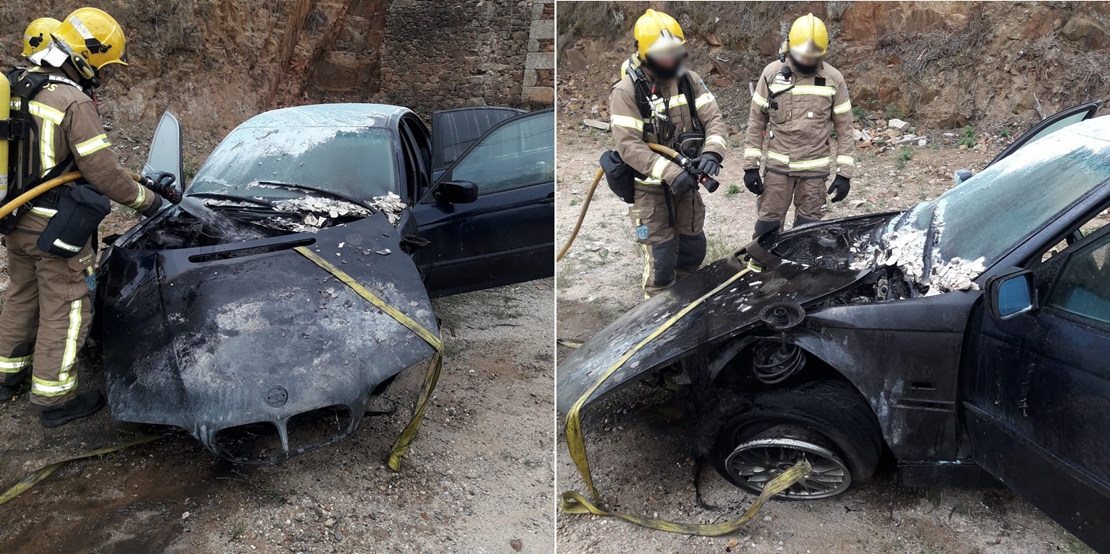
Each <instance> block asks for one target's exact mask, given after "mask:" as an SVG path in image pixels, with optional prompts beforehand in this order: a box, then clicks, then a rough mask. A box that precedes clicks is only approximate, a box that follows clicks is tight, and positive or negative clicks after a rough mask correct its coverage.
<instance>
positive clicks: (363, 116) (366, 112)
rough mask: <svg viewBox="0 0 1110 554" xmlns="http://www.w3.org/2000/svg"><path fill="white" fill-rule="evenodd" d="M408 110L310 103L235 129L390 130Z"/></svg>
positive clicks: (268, 114)
mask: <svg viewBox="0 0 1110 554" xmlns="http://www.w3.org/2000/svg"><path fill="white" fill-rule="evenodd" d="M409 111H410V110H409V109H408V108H403V107H401V106H390V105H388V104H312V105H308V106H295V107H292V108H281V109H278V110H271V111H268V112H264V113H260V114H258V115H256V116H254V117H252V118H250V119H248V120H247V121H245V122H243V124H242V125H240V126H239V127H240V128H244V129H249V128H259V127H266V128H269V127H282V128H286V127H294V128H296V127H392V126H393V124H392V122H395V121H397V120H398V119H400V117H401V116H402V115H404V114H406V113H408V112H409Z"/></svg>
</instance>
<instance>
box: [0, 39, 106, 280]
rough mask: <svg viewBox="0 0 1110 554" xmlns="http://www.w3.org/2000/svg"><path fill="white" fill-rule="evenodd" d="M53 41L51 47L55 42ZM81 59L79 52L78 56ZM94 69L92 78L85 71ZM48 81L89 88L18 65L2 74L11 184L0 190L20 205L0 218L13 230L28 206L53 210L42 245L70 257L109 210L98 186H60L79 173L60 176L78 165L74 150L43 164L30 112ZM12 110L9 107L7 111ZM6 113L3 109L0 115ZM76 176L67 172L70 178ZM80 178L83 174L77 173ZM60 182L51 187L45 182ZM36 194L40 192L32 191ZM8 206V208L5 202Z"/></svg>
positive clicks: (1, 123)
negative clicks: (56, 160) (90, 73)
mask: <svg viewBox="0 0 1110 554" xmlns="http://www.w3.org/2000/svg"><path fill="white" fill-rule="evenodd" d="M57 44H58V41H54V43H53V45H52V46H54V45H57ZM77 57H80V56H77ZM85 66H86V67H85V70H82V69H81V67H80V66H77V67H78V73H80V74H81V76H82V80H83V81H85V82H86V84H87V85H88V86H95V82H96V80H95V73H96V71H95V70H94V69H92V67H91V66H88V63H87V62H85ZM89 71H91V72H92V73H93V77H92V78H89V77H88V75H87V73H88V72H89ZM48 85H62V86H72V87H75V88H77V89H79V90H81V91H82V92H84V91H85V90H86V87H85V86H82V84H81V83H77V82H76V81H73V80H72V79H69V78H67V77H63V76H61V75H53V74H49V73H43V72H40V71H36V70H34V69H31V70H20V69H16V70H13V71H10V72H9V73H8V74H7V75H5V76H4V79H3V83H2V84H0V103H2V104H3V105H4V106H5V107H6V108H9V109H10V108H17V109H15V110H12V111H10V113H9V114H7V115H8V117H6V118H3V117H0V140H3V141H7V144H6V145H5V144H0V149H2V150H4V153H5V154H6V155H5V156H0V161H3V162H4V163H3V164H0V171H3V172H4V176H5V181H6V183H7V185H8V186H7V188H6V189H4V190H2V191H0V200H3V199H5V198H7V197H9V196H12V197H15V198H16V200H17V201H19V202H20V203H18V204H16V202H14V201H13V202H11V204H14V205H13V206H11V208H10V210H5V211H7V212H8V213H6V214H4V216H3V217H2V218H0V234H4V235H7V234H10V233H12V232H13V231H14V230H15V227H16V223H17V222H18V220H19V218H20V216H22V215H23V213H24V212H25V211H26V210H31V209H34V208H38V209H40V210H43V211H45V212H46V213H49V214H53V215H52V216H51V217H50V221H49V223H47V226H46V229H44V230H43V232H42V234H41V235H40V237H39V241H38V245H37V246H38V247H39V249H40V250H42V251H43V252H48V253H50V254H54V255H56V256H61V257H66V258H68V257H72V256H75V255H77V254H79V253H80V252H81V250H82V248H83V247H84V244H85V243H86V242H87V241H88V239H89V238H90V237H92V236H93V234H94V233H95V232H96V230H97V226H99V225H100V222H101V221H102V220H103V219H104V217H105V216H107V215H108V213H109V212H110V211H111V202H110V201H109V200H108V197H106V196H104V195H103V194H100V192H99V191H97V190H96V188H95V187H93V186H91V185H88V184H82V183H78V184H77V186H71V187H61V186H59V185H61V184H66V183H70V182H73V181H76V180H77V177H74V178H69V179H59V178H60V177H63V174H66V171H67V170H68V169H69V168H71V167H72V166H73V164H74V157H73V154H72V153H71V154H69V155H68V156H67V157H66V158H65V159H63V160H61V161H60V162H58V163H57V164H56V165H55V166H54V167H52V168H44V167H42V155H41V149H42V145H41V140H32V137H33V136H34V137H40V136H41V134H40V133H41V131H42V130H41V129H40V128H39V127H38V126H37V125H36V123H35V119H34V117H33V115H32V113H31V102H32V101H34V99H35V98H36V97H37V96H38V94H39V92H41V91H42V89H43V88H44V87H46V86H48ZM5 111H8V110H5ZM3 115H5V114H2V113H0V116H3ZM69 175H73V174H66V176H67V177H68V176H69ZM76 175H77V176H78V177H79V175H80V174H76ZM48 183H56V184H54V185H52V186H50V187H43V186H42V185H45V184H48ZM32 192H36V194H33V195H32V194H30V193H32ZM5 208H7V206H5Z"/></svg>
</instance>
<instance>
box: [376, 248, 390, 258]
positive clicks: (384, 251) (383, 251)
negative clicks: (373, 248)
mask: <svg viewBox="0 0 1110 554" xmlns="http://www.w3.org/2000/svg"><path fill="white" fill-rule="evenodd" d="M392 253H393V251H391V250H390V249H388V248H383V249H381V250H378V251H377V252H375V254H377V255H379V256H388V255H390V254H392Z"/></svg>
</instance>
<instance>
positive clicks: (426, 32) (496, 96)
mask: <svg viewBox="0 0 1110 554" xmlns="http://www.w3.org/2000/svg"><path fill="white" fill-rule="evenodd" d="M549 5H550V6H552V7H553V4H551V0H545V1H540V2H531V1H521V0H484V1H481V2H475V1H473V0H393V1H392V2H391V3H390V5H389V8H388V14H387V15H386V20H385V34H384V38H383V40H382V42H381V44H382V49H381V56H380V65H381V85H380V90H379V92H378V97H379V99H380V100H381V101H385V102H389V103H395V104H403V105H408V106H413V105H416V106H427V107H436V108H443V107H458V106H467V105H510V106H521V105H531V106H541V105H551V104H552V103H553V93H552V92H551V91H550V87H552V86H553V85H554V83H553V82H552V81H551V79H548V81H547V82H548V85H547V86H548V87H549V91H548V93H547V95H546V96H545V95H542V94H540V93H538V92H537V91H536V89H538V88H540V87H541V86H542V85H540V83H541V82H542V79H541V78H540V77H539V76H538V74H537V73H536V72H537V71H538V70H550V69H551V68H553V67H554V64H553V62H552V61H551V60H553V55H554V45H553V42H550V41H551V39H553V38H554V11H553V9H552V10H550V13H548V15H547V17H548V18H547V19H544V17H545V13H546V10H545V6H549ZM541 41H549V42H544V43H542V44H541ZM544 48H546V49H547V51H546V52H545V51H544V50H543V49H544ZM545 56H546V57H547V58H549V59H550V60H548V61H545V60H544V59H543V58H544V57H545ZM526 87H527V88H528V89H529V90H528V92H527V93H526V92H525V90H524V89H525V88H526Z"/></svg>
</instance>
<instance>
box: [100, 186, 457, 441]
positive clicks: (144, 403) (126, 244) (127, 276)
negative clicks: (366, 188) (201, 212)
mask: <svg viewBox="0 0 1110 554" xmlns="http://www.w3.org/2000/svg"><path fill="white" fill-rule="evenodd" d="M196 224H197V223H196V221H195V218H194V217H193V216H191V215H190V214H189V213H188V212H187V211H186V210H185V209H183V208H182V207H175V208H172V209H168V210H164V211H162V212H161V213H160V214H158V215H157V216H155V217H154V218H151V219H150V220H147V221H145V222H143V223H142V224H140V225H139V226H137V227H136V228H134V229H132V231H131V232H129V233H128V234H127V235H125V236H124V237H122V238H121V239H119V240H118V241H116V243H115V245H114V246H113V247H112V248H111V249H110V250H109V251H108V252H107V253H106V255H105V258H104V259H103V260H102V262H101V266H100V269H99V273H98V281H99V288H98V304H99V306H98V314H97V315H98V319H99V320H100V326H101V328H102V329H103V330H105V332H103V333H102V334H103V338H102V339H101V343H102V347H103V355H104V372H105V381H106V384H105V386H106V389H107V395H108V402H109V405H110V406H111V410H112V415H113V417H115V418H116V419H118V420H121V421H128V422H138V423H151V424H163V425H174V426H179V427H183V428H185V429H187V430H189V431H190V432H191V433H192V434H193V435H194V436H196V437H197V438H198V439H199V440H200V441H201V442H202V443H204V445H205V446H206V447H208V448H209V449H210V450H212V451H213V452H216V453H217V454H220V455H221V456H224V457H226V458H229V459H233V460H236V461H245V462H251V461H264V462H271V461H278V460H281V459H284V458H286V457H288V456H291V455H294V454H297V453H300V452H303V451H306V450H310V449H312V448H316V447H319V446H323V445H325V444H329V443H331V442H334V441H335V440H337V439H339V438H341V437H343V436H345V435H346V434H348V433H350V432H351V431H353V430H354V429H355V428H356V427H357V426H358V423H359V421H360V420H361V418H362V415H363V413H364V411H365V408H366V405H367V402H368V400H369V398H370V395H371V392H372V391H373V390H374V388H375V386H377V385H378V384H380V383H382V382H383V381H385V380H386V379H388V378H390V377H392V376H394V375H396V374H397V373H399V372H401V371H402V370H404V369H406V368H408V367H410V366H412V365H414V364H416V363H418V362H420V361H421V360H422V359H425V358H427V357H428V356H431V355H432V353H433V349H432V347H431V346H429V345H428V344H427V343H426V342H425V341H424V340H422V339H421V338H420V337H418V336H416V335H415V334H414V333H413V332H412V331H410V330H409V329H407V328H406V327H404V326H402V325H401V324H400V323H398V322H397V321H396V320H394V319H393V318H392V317H390V316H389V315H387V314H385V313H383V312H382V311H380V310H378V309H377V308H375V307H374V306H372V305H370V304H369V303H368V302H367V301H366V300H364V299H363V298H362V297H360V296H359V295H358V294H357V293H355V291H353V290H352V289H351V288H350V287H348V286H347V285H345V284H343V283H342V282H340V281H339V280H338V279H337V278H336V277H334V276H333V275H332V274H330V273H329V272H327V271H325V270H324V269H322V268H321V267H319V266H318V265H316V264H315V263H313V262H312V261H311V260H309V259H308V258H306V257H305V256H304V255H302V254H301V253H300V252H298V251H297V250H295V249H294V248H295V247H299V246H303V247H306V248H308V249H309V250H311V251H312V252H315V253H317V254H318V255H319V256H321V257H323V258H324V259H326V260H328V261H329V262H331V263H332V264H334V265H335V266H336V267H338V268H340V269H341V270H342V271H344V272H346V273H348V274H349V275H351V276H352V277H353V278H354V279H355V280H356V281H357V282H358V283H360V284H362V285H363V286H365V287H367V288H368V289H369V290H370V291H371V292H373V293H374V294H376V295H377V296H379V297H380V298H382V299H383V300H384V301H385V302H387V303H388V304H389V305H391V306H394V307H396V308H397V309H399V310H400V311H402V312H403V313H405V314H406V315H408V316H409V317H411V318H412V319H414V320H415V321H416V322H418V323H419V324H420V325H422V326H424V327H425V328H426V329H429V330H431V331H432V332H436V330H437V326H436V319H435V316H434V314H433V312H432V306H431V302H430V301H429V299H428V295H427V292H426V291H425V288H424V285H423V283H422V282H421V280H420V275H419V273H418V272H417V269H416V266H415V265H414V263H413V261H412V259H411V257H410V256H408V255H407V254H406V253H405V252H404V251H403V250H402V245H401V240H400V237H399V236H398V232H397V230H396V229H395V228H394V227H393V225H391V224H390V222H389V221H388V219H387V217H386V216H385V214H383V213H381V212H374V213H372V214H371V215H369V216H367V217H363V218H361V219H358V220H355V221H351V222H347V223H343V224H339V225H335V226H332V227H327V228H322V229H319V230H318V231H316V232H313V233H307V232H306V233H293V234H283V235H279V236H271V237H269V238H260V239H256V240H247V241H245V242H229V243H226V244H215V245H211V244H209V245H203V246H186V247H163V245H162V244H160V243H163V242H165V243H168V242H172V240H171V237H173V236H174V235H177V234H182V235H186V236H202V237H203V236H205V234H206V233H208V232H210V231H208V230H207V228H201V229H188V228H187V227H188V226H189V225H196ZM182 226H185V227H186V228H185V229H182ZM176 246H181V245H180V244H178V245H176ZM327 409H334V410H336V411H337V412H342V413H344V414H346V419H343V420H342V421H339V420H336V421H333V422H332V423H331V424H330V430H329V431H327V432H325V433H324V438H323V439H322V440H314V441H308V442H305V441H303V440H300V439H299V437H297V436H296V433H295V432H293V433H292V434H291V432H290V426H289V425H288V424H289V422H290V420H291V419H296V418H297V417H298V416H301V415H303V414H306V413H310V412H313V411H317V410H327ZM252 424H254V425H258V424H262V425H263V427H265V425H266V424H269V425H271V427H270V429H269V430H270V431H273V430H274V429H273V428H274V427H276V430H277V433H278V436H279V438H280V448H275V449H272V451H271V453H270V454H269V455H268V456H267V457H266V459H263V460H243V459H239V458H238V456H237V455H236V454H234V453H232V452H231V451H230V450H229V447H228V446H227V445H226V444H224V443H222V442H221V432H222V431H225V430H230V429H232V428H238V427H242V426H249V425H252ZM229 436H230V435H229Z"/></svg>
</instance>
